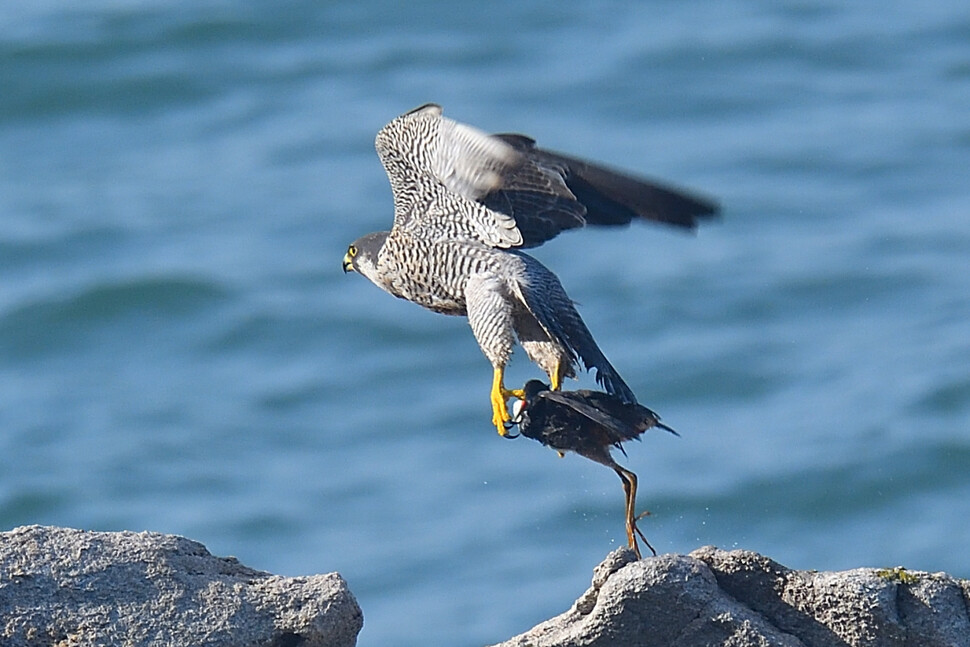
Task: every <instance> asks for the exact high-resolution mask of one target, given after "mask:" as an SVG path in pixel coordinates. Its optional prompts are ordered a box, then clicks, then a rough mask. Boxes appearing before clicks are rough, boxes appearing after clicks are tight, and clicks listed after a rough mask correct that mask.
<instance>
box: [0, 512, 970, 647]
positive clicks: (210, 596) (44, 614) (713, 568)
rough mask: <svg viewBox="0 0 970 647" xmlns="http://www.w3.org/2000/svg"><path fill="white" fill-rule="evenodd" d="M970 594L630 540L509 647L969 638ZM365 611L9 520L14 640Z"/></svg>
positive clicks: (195, 640)
mask: <svg viewBox="0 0 970 647" xmlns="http://www.w3.org/2000/svg"><path fill="white" fill-rule="evenodd" d="M443 585H447V583H443ZM402 604H407V603H406V601H402ZM968 604H970V581H967V580H958V579H955V578H952V577H950V576H948V575H946V574H943V573H923V572H917V571H907V570H905V569H902V568H891V569H872V568H860V569H855V570H851V571H842V572H826V573H820V572H816V571H796V570H791V569H788V568H785V567H784V566H782V565H780V564H778V563H776V562H773V561H772V560H770V559H768V558H767V557H763V556H761V555H758V554H757V553H753V552H750V551H744V550H735V551H730V552H728V551H722V550H718V549H717V548H713V547H705V548H701V549H698V550H696V551H694V552H693V553H691V554H690V555H661V556H660V557H652V558H648V559H644V560H640V561H638V560H637V559H636V557H635V556H634V555H633V552H632V551H630V550H627V549H620V550H616V551H614V552H612V553H610V555H608V556H607V558H606V560H605V561H604V562H603V563H602V564H600V565H599V566H598V567H596V569H595V570H594V572H593V584H592V586H591V587H590V589H589V590H588V591H587V592H586V593H585V594H583V596H582V597H580V598H579V600H577V601H576V603H575V604H574V605H573V606H572V608H571V609H570V610H569V611H567V612H566V613H564V614H562V615H560V616H558V617H556V618H553V619H552V620H549V621H547V622H544V623H542V624H540V625H538V626H537V627H535V628H533V629H531V630H529V631H528V632H526V633H524V634H522V635H520V636H517V637H515V638H512V639H511V640H509V641H507V642H504V643H502V644H501V645H500V646H499V647H527V646H528V647H552V646H556V647H566V646H569V647H580V646H584V647H586V646H594V645H595V646H604V647H605V646H607V645H610V646H616V645H621V646H624V647H626V646H636V647H652V646H657V647H661V646H662V647H668V646H670V645H676V646H677V647H695V646H696V647H699V646H701V645H704V646H711V645H727V646H731V647H748V646H751V647H755V646H757V647H768V646H772V647H773V646H778V647H862V646H865V647H884V646H885V647H943V646H946V647H958V646H960V647H970V618H968V612H967V608H968ZM455 621H456V622H457V621H459V620H457V619H456V620H455ZM362 623H363V618H362V616H361V612H360V607H358V606H357V602H356V600H355V599H354V597H353V595H352V594H351V593H350V591H349V590H348V589H347V585H346V583H345V582H344V581H343V579H342V578H341V577H340V576H339V575H338V574H336V573H331V574H328V575H312V576H308V577H292V578H288V577H279V576H275V575H270V574H269V573H263V572H260V571H255V570H253V569H251V568H247V567H245V566H242V565H241V564H239V562H237V561H236V560H235V559H233V558H222V557H215V556H213V555H211V554H210V553H209V552H208V551H207V550H206V549H205V547H204V546H202V545H201V544H199V543H197V542H194V541H190V540H188V539H184V538H182V537H174V536H170V535H161V534H157V533H133V532H119V533H109V532H84V531H80V530H70V529H65V528H50V527H42V526H29V527H24V528H18V529H16V530H13V531H10V532H3V533H0V645H3V646H4V647H7V646H9V647H26V646H31V647H33V646H35V645H36V646H40V645H44V646H48V645H56V646H58V647H73V646H80V645H128V646H131V647H149V646H152V647H154V646H156V645H158V646H161V645H206V646H208V647H221V646H223V645H225V646H229V645H232V646H234V647H247V646H253V647H255V646H260V647H296V646H300V647H314V646H324V645H325V646H328V647H329V646H333V647H343V646H345V645H347V646H349V645H354V644H355V643H356V640H357V634H358V632H359V631H360V629H361V626H362Z"/></svg>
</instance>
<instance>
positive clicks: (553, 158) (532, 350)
mask: <svg viewBox="0 0 970 647" xmlns="http://www.w3.org/2000/svg"><path fill="white" fill-rule="evenodd" d="M375 147H376V148H377V154H378V156H379V157H380V160H381V164H383V166H384V170H385V171H386V172H387V177H388V180H389V181H390V185H391V193H392V194H393V198H394V224H393V225H392V227H391V230H390V231H380V232H375V233H371V234H367V235H366V236H363V237H361V238H359V239H358V240H356V241H354V242H353V243H352V244H351V245H350V246H349V247H348V249H347V253H346V255H345V256H344V259H343V269H344V272H349V271H356V272H358V273H360V274H362V275H364V276H365V277H367V278H368V279H370V281H371V282H373V283H374V284H375V285H377V286H378V287H380V288H382V289H384V290H386V291H387V292H389V293H390V294H392V295H394V296H396V297H399V298H401V299H406V300H408V301H413V302H414V303H417V304H418V305H421V306H424V307H425V308H428V309H429V310H433V311H434V312H440V313H442V314H449V315H463V316H467V317H468V321H469V324H471V328H472V333H473V334H474V335H475V338H476V340H477V341H478V344H479V346H480V347H481V349H482V352H483V353H484V354H485V356H486V357H487V358H488V360H489V361H490V362H491V364H492V368H493V379H492V390H491V404H492V423H493V424H494V425H495V427H496V429H497V430H498V432H499V434H501V435H503V436H504V435H505V434H506V433H507V431H506V424H507V423H508V422H509V420H510V416H509V413H508V409H507V405H506V403H507V400H508V398H510V397H513V396H514V397H519V398H521V397H522V395H523V394H522V392H521V391H511V390H508V389H506V388H505V385H504V383H503V376H504V371H505V366H506V365H507V364H508V362H509V359H510V358H511V355H512V349H513V344H514V342H515V339H516V338H517V339H518V342H519V344H520V345H521V346H522V348H523V349H524V350H525V353H526V355H528V357H529V359H531V360H532V361H533V362H535V363H536V364H537V365H538V366H539V367H540V368H541V369H542V370H543V371H545V373H546V374H547V375H548V376H549V381H550V382H551V384H552V388H553V389H558V388H559V387H560V384H561V382H562V379H563V378H564V377H575V366H576V364H577V363H578V362H582V364H583V366H584V367H585V368H586V369H587V370H593V369H595V371H596V374H595V375H596V380H597V382H598V383H599V384H600V385H602V386H603V388H605V389H606V391H607V392H609V393H610V394H613V395H616V396H617V397H618V398H620V399H621V400H622V401H623V402H629V403H635V402H636V397H635V396H634V395H633V392H632V391H631V390H630V387H628V386H627V385H626V383H625V382H624V381H623V378H621V377H620V375H619V373H617V371H616V369H614V368H613V366H612V365H611V364H610V363H609V361H608V360H607V359H606V357H605V356H604V355H603V353H602V351H600V349H599V347H598V346H597V345H596V342H595V341H594V340H593V336H592V335H591V334H590V332H589V329H587V327H586V324H584V323H583V320H582V319H581V318H580V316H579V313H578V312H577V311H576V308H575V307H573V303H572V301H571V300H570V299H569V297H568V296H567V295H566V292H565V290H564V289H563V287H562V285H561V284H560V282H559V279H558V278H557V277H556V275H555V274H553V273H552V272H551V271H549V270H548V269H547V268H546V267H545V266H544V265H542V264H541V263H540V262H539V261H537V260H536V259H534V258H532V257H531V256H529V255H528V254H525V253H523V252H522V251H520V250H522V249H525V248H529V247H535V246H538V245H541V244H542V243H543V242H545V241H547V240H549V239H551V238H553V237H555V236H556V235H557V234H559V232H561V231H564V230H567V229H574V228H577V227H583V226H584V225H587V224H589V225H625V224H628V223H629V222H631V221H632V220H633V219H635V218H643V219H647V220H656V221H659V222H663V223H667V224H671V225H675V226H678V227H681V228H685V229H693V228H694V227H696V226H697V222H698V220H700V219H703V218H707V217H710V216H713V215H715V214H716V213H717V206H716V205H715V204H714V203H712V202H710V201H708V200H705V199H702V198H697V197H693V196H690V195H687V194H685V193H683V192H680V191H677V190H673V189H670V188H667V187H664V186H661V185H659V184H656V183H652V182H647V181H644V180H641V179H637V178H634V177H631V176H629V175H625V174H622V173H619V172H616V171H613V170H610V169H607V168H605V167H603V166H598V165H595V164H592V163H589V162H586V161H583V160H579V159H576V158H573V157H569V156H566V155H562V154H560V153H554V152H551V151H547V150H544V149H541V148H538V147H536V145H535V141H533V140H532V139H530V138H529V137H526V136H524V135H513V134H500V135H488V134H486V133H484V132H481V131H479V130H478V129H476V128H473V127H471V126H468V125H465V124H462V123H459V122H457V121H454V120H452V119H448V118H447V117H444V116H442V109H441V106H438V105H436V104H426V105H424V106H421V107H419V108H416V109H414V110H412V111H410V112H408V113H405V114H403V115H401V116H400V117H398V118H396V119H394V120H393V121H391V122H390V123H389V124H387V125H386V126H384V128H382V129H381V130H380V132H378V133H377V139H376V142H375Z"/></svg>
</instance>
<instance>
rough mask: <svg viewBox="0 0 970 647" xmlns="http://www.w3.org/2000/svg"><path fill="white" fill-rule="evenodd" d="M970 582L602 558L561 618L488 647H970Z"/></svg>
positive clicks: (745, 558) (881, 572) (709, 555)
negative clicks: (586, 587) (589, 582)
mask: <svg viewBox="0 0 970 647" xmlns="http://www.w3.org/2000/svg"><path fill="white" fill-rule="evenodd" d="M968 605H970V581H967V580H957V579H954V578H952V577H950V576H948V575H946V574H944V573H936V574H930V573H923V572H917V571H906V570H905V569H901V568H896V569H872V568H860V569H855V570H851V571H842V572H828V573H819V572H815V571H795V570H791V569H788V568H786V567H784V566H782V565H781V564H778V563H776V562H773V561H772V560H770V559H768V558H767V557H763V556H761V555H759V554H757V553H753V552H751V551H745V550H734V551H730V552H728V551H723V550H719V549H717V548H714V547H704V548H700V549H698V550H696V551H694V552H692V553H691V554H690V555H661V556H659V557H652V558H647V559H643V560H640V561H637V560H636V558H635V557H634V556H633V552H632V551H630V550H629V549H626V548H622V549H619V550H616V551H613V552H612V553H611V554H610V555H609V556H608V557H607V559H606V561H604V562H603V563H602V564H600V565H599V566H598V567H597V568H596V570H595V571H594V577H593V585H592V587H591V588H590V589H589V590H588V591H587V592H586V593H585V594H583V596H582V597H580V598H579V600H577V601H576V603H575V604H574V605H573V607H572V608H571V609H570V610H569V611H567V612H566V613H564V614H562V615H560V616H558V617H556V618H553V619H551V620H548V621H546V622H544V623H542V624H540V625H538V626H536V627H534V628H533V629H531V630H529V631H527V632H526V633H524V634H522V635H520V636H516V637H515V638H512V639H511V640H509V641H506V642H504V643H501V645H499V646H496V647H552V646H556V647H567V646H568V647H580V646H584V647H586V646H593V645H596V646H604V647H605V646H607V645H623V646H629V647H653V646H656V647H667V646H669V645H677V647H695V646H696V647H700V646H702V645H703V646H705V647H707V646H710V645H725V646H730V647H749V646H750V647H769V646H770V647H775V646H777V647H862V646H865V647H944V646H946V647H970V618H968V612H967V609H968Z"/></svg>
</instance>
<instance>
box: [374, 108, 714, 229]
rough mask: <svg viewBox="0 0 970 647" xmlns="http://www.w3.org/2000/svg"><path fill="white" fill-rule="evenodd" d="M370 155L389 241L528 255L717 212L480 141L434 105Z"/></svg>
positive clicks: (660, 189)
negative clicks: (408, 238) (407, 235)
mask: <svg viewBox="0 0 970 647" xmlns="http://www.w3.org/2000/svg"><path fill="white" fill-rule="evenodd" d="M375 147H376V148H377V153H378V155H379V157H380V159H381V163H382V164H383V165H384V169H385V170H386V171H387V176H388V179H389V180H390V184H391V190H392V193H393V195H394V227H393V228H392V233H393V231H394V230H397V229H402V228H408V229H410V230H414V231H420V232H421V235H422V236H423V237H426V238H429V239H432V240H437V239H442V238H448V239H466V240H467V239H474V240H478V241H480V242H482V243H484V244H486V245H489V246H491V247H501V248H512V247H534V246H537V245H540V244H542V243H543V242H545V241H547V240H549V239H550V238H553V237H555V236H556V235H558V234H559V232H561V231H565V230H567V229H574V228H577V227H583V226H585V225H587V224H589V225H626V224H629V223H630V222H631V221H632V220H634V219H637V218H642V219H646V220H655V221H658V222H664V223H668V224H673V225H677V226H680V227H684V228H687V229H693V228H694V227H696V226H697V222H698V221H699V220H700V219H702V218H706V217H710V216H713V215H714V214H716V213H717V205H716V204H714V203H713V202H711V201H709V200H706V199H704V198H699V197H695V196H692V195H689V194H688V193H686V192H684V191H681V190H679V189H673V188H670V187H667V186H664V185H662V184H659V183H657V182H653V181H649V180H645V179H640V178H636V177H633V176H631V175H628V174H625V173H622V172H619V171H614V170H612V169H609V168H606V167H605V166H601V165H597V164H593V163H591V162H587V161H584V160H581V159H578V158H575V157H570V156H568V155H563V154H561V153H554V152H552V151H547V150H543V149H541V148H537V147H536V145H535V141H534V140H532V139H530V138H529V137H526V136H524V135H511V134H500V135H488V134H486V133H484V132H482V131H480V130H478V129H477V128H473V127H472V126H468V125H466V124H462V123H459V122H457V121H454V120H452V119H448V118H447V117H444V116H443V115H442V109H441V106H439V105H436V104H433V103H429V104H427V105H424V106H421V107H420V108H416V109H415V110H412V111H411V112H408V113H405V114H403V115H401V116H400V117H398V118H396V119H394V120H393V121H391V122H390V123H389V124H387V125H386V126H384V128H382V129H381V130H380V132H379V133H378V134H377V139H376V141H375Z"/></svg>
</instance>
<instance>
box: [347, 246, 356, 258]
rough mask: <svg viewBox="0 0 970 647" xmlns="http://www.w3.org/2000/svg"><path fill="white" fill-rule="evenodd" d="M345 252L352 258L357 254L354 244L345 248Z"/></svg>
mask: <svg viewBox="0 0 970 647" xmlns="http://www.w3.org/2000/svg"><path fill="white" fill-rule="evenodd" d="M347 253H348V254H349V255H350V257H351V258H353V257H354V256H357V248H356V247H355V246H354V245H351V246H350V247H348V248H347Z"/></svg>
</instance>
